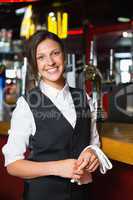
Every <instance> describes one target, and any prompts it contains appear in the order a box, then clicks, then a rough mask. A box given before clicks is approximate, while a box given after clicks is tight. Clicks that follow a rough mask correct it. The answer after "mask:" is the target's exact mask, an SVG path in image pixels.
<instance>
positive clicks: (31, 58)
mask: <svg viewBox="0 0 133 200" xmlns="http://www.w3.org/2000/svg"><path fill="white" fill-rule="evenodd" d="M46 39H51V40H54V41H55V42H57V43H58V44H59V45H60V47H61V50H62V52H63V54H64V44H63V42H62V40H61V39H60V38H59V37H58V36H57V35H56V34H54V33H51V32H49V31H45V30H42V31H37V32H36V33H35V34H34V35H32V37H31V38H30V39H29V41H28V47H27V53H26V54H27V59H28V63H29V65H30V68H31V70H32V73H33V75H34V77H35V79H37V78H38V69H37V61H36V49H37V46H38V45H39V44H40V42H42V41H43V40H46Z"/></svg>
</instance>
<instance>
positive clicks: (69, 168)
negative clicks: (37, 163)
mask: <svg viewBox="0 0 133 200" xmlns="http://www.w3.org/2000/svg"><path fill="white" fill-rule="evenodd" d="M78 167H79V166H78V161H77V160H76V159H65V160H59V161H56V163H55V166H54V170H55V175H57V176H61V177H64V178H70V179H80V178H81V177H82V175H83V173H84V172H83V170H78Z"/></svg>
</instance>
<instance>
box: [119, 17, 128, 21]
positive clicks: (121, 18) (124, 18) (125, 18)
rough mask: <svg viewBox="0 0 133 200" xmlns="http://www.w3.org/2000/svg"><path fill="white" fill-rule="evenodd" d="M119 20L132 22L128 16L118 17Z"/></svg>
mask: <svg viewBox="0 0 133 200" xmlns="http://www.w3.org/2000/svg"><path fill="white" fill-rule="evenodd" d="M117 20H118V22H130V18H128V17H118V18H117Z"/></svg>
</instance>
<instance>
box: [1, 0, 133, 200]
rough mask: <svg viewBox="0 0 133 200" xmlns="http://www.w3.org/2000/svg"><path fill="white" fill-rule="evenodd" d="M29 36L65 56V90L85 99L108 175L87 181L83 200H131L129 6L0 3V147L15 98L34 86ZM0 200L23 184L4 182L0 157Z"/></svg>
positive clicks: (78, 1) (69, 0)
mask: <svg viewBox="0 0 133 200" xmlns="http://www.w3.org/2000/svg"><path fill="white" fill-rule="evenodd" d="M37 30H49V31H51V32H53V33H55V34H57V35H58V36H59V37H60V38H61V39H62V40H63V42H64V45H65V49H66V71H65V76H66V80H67V81H68V83H69V85H70V86H72V87H79V88H82V89H84V90H86V92H87V93H88V94H89V95H90V96H91V98H92V100H93V104H94V106H95V109H96V111H97V128H98V131H99V134H100V139H101V143H102V149H103V151H104V152H105V153H106V154H107V155H108V156H109V158H110V159H111V161H112V162H113V165H114V168H113V169H112V170H111V171H110V172H109V173H108V174H107V175H104V176H103V175H100V174H99V173H96V174H94V182H93V183H92V184H91V185H90V187H91V191H92V192H91V199H94V200H96V199H101V200H107V199H108V200H112V199H114V200H132V199H133V193H132V188H133V181H132V177H133V168H132V166H133V6H132V2H131V1H129V0H126V1H120V0H117V1H116V0H99V1H98V0H40V1H39V0H30V1H26V0H25V1H23V0H20V1H17V0H14V1H13V0H11V1H7V0H5V1H4V0H3V1H2V2H1V1H0V146H1V147H2V146H3V145H4V144H5V142H6V141H7V138H8V130H9V127H10V119H11V116H12V112H13V110H14V108H15V106H16V101H17V99H18V97H20V96H21V95H24V94H25V91H26V90H29V89H31V88H32V87H34V86H35V84H36V82H35V78H34V76H33V74H32V72H31V69H30V66H29V65H28V63H27V58H26V45H27V43H28V39H29V38H30V37H31V36H32V35H33V34H34V33H35V32H36V31H37ZM0 157H1V162H0V170H1V172H2V173H1V175H0V177H1V180H2V183H3V184H2V185H1V188H0V199H1V200H9V199H10V200H20V198H21V194H22V191H23V181H22V180H21V179H18V178H14V177H11V176H9V175H7V173H6V170H5V168H4V160H3V156H2V153H1V151H0Z"/></svg>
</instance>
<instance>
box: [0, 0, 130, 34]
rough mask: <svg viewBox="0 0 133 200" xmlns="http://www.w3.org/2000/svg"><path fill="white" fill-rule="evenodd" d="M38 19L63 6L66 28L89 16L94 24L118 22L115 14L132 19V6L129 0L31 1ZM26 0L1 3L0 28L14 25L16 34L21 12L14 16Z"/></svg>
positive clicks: (77, 25)
mask: <svg viewBox="0 0 133 200" xmlns="http://www.w3.org/2000/svg"><path fill="white" fill-rule="evenodd" d="M32 4H33V8H34V12H35V14H36V15H37V16H38V20H39V21H40V23H45V21H46V15H47V13H48V12H49V11H56V10H63V11H67V12H68V13H69V28H79V27H82V26H83V22H84V21H86V20H88V21H90V22H91V23H92V24H93V25H94V26H102V25H107V24H114V23H118V21H117V17H120V16H122V17H129V18H130V19H133V6H132V2H131V1H129V0H126V1H121V0H40V1H37V2H33V3H32ZM26 5H28V3H0V29H1V28H7V29H13V31H14V33H15V35H19V27H20V24H21V21H22V18H23V15H21V16H16V14H15V10H16V9H17V8H21V7H25V6H26Z"/></svg>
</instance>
